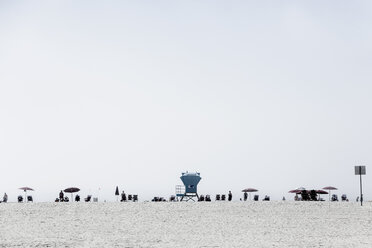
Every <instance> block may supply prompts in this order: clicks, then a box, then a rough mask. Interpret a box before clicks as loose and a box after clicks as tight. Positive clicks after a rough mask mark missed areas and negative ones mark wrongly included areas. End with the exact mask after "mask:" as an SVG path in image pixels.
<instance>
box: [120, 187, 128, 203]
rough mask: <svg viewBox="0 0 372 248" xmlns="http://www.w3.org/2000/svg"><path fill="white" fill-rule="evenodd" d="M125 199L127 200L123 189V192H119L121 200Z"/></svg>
mask: <svg viewBox="0 0 372 248" xmlns="http://www.w3.org/2000/svg"><path fill="white" fill-rule="evenodd" d="M126 200H127V196H126V195H125V193H124V190H123V192H122V193H121V201H122V202H124V201H126Z"/></svg>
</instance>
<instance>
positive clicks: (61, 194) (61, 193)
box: [59, 190, 63, 202]
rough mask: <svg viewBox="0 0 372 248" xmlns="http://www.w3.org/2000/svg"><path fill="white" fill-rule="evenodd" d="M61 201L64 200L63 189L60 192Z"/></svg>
mask: <svg viewBox="0 0 372 248" xmlns="http://www.w3.org/2000/svg"><path fill="white" fill-rule="evenodd" d="M59 201H61V202H63V191H62V190H61V192H59Z"/></svg>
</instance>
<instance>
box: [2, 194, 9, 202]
mask: <svg viewBox="0 0 372 248" xmlns="http://www.w3.org/2000/svg"><path fill="white" fill-rule="evenodd" d="M7 201H8V195H7V194H6V193H4V197H3V202H5V203H6V202H7Z"/></svg>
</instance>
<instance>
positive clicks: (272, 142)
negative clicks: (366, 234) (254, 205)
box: [0, 0, 372, 201]
mask: <svg viewBox="0 0 372 248" xmlns="http://www.w3.org/2000/svg"><path fill="white" fill-rule="evenodd" d="M371 23H372V2H371V1H200V0H199V1H0V168H1V171H0V197H2V194H4V192H7V193H8V195H9V196H10V200H11V201H15V200H16V196H17V195H18V194H20V193H22V192H21V191H20V190H18V189H17V188H19V187H22V186H29V187H32V188H34V189H35V190H36V191H35V192H34V193H33V195H34V198H35V200H37V201H53V199H55V198H56V197H57V196H58V192H59V190H61V189H64V188H66V187H69V186H76V187H79V188H81V190H82V192H81V195H82V196H84V197H85V196H86V195H87V194H89V193H92V194H94V195H98V194H99V196H100V200H108V201H114V200H115V196H114V195H113V194H114V191H115V187H116V186H119V189H120V190H125V191H126V192H127V193H129V194H130V193H133V194H134V193H136V194H139V197H140V199H141V200H146V199H150V198H151V197H152V196H156V195H158V196H166V197H168V196H169V195H171V194H174V187H175V185H176V184H181V180H180V179H179V177H180V176H181V173H182V172H184V171H186V170H188V171H198V172H200V173H201V176H202V180H201V182H200V184H199V192H200V193H202V194H207V193H209V194H212V195H214V194H216V193H227V192H228V190H232V192H233V194H234V198H235V199H237V198H238V197H241V196H242V195H241V193H240V191H241V190H242V189H243V188H246V187H254V188H257V189H259V194H260V195H261V196H264V195H266V194H267V195H270V196H271V197H272V198H273V199H281V197H282V196H286V197H288V198H289V197H290V198H291V199H292V197H293V195H290V194H288V193H287V192H288V191H289V190H291V189H294V188H297V187H301V186H303V187H306V188H309V189H313V188H315V189H319V188H322V187H325V186H329V185H331V186H335V187H337V188H339V190H338V191H337V193H338V194H342V193H346V194H348V195H349V198H351V199H352V200H355V198H356V196H357V195H358V192H359V178H358V177H357V176H355V175H354V168H353V167H354V165H360V164H362V165H367V175H366V176H365V177H364V186H365V196H366V200H371V199H372V191H370V187H371V184H370V183H369V182H368V180H369V178H370V176H369V172H370V173H372V167H369V165H371V164H372V145H371V141H372V115H371V107H372V97H371V95H372V70H371V68H372V45H371V44H372V29H371ZM369 168H371V170H369ZM98 189H101V190H98Z"/></svg>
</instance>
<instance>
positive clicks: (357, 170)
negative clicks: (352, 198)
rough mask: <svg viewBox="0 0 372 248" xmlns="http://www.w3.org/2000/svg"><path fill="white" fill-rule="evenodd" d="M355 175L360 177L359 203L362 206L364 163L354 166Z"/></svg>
mask: <svg viewBox="0 0 372 248" xmlns="http://www.w3.org/2000/svg"><path fill="white" fill-rule="evenodd" d="M354 168H355V175H357V176H358V175H359V177H360V180H359V181H360V205H361V206H363V191H362V175H365V174H366V167H365V166H364V165H358V166H355V167H354Z"/></svg>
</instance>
